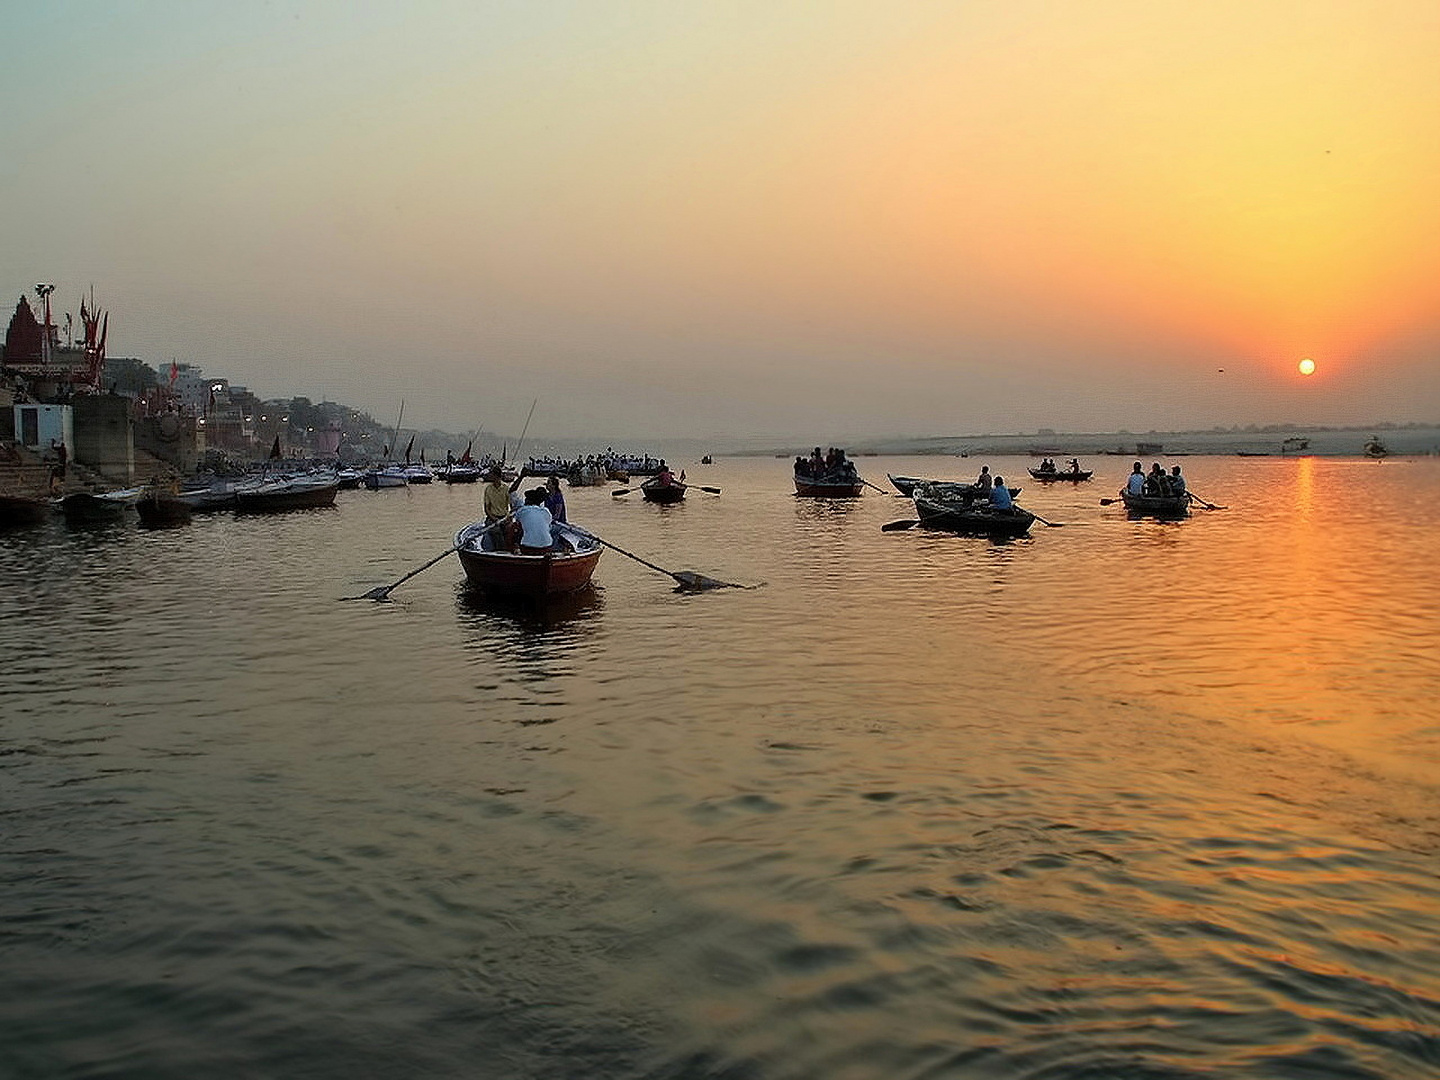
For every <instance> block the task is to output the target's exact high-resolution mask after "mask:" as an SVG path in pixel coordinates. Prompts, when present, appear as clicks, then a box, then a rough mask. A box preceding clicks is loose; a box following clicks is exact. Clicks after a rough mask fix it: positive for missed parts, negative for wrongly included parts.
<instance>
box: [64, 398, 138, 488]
mask: <svg viewBox="0 0 1440 1080" xmlns="http://www.w3.org/2000/svg"><path fill="white" fill-rule="evenodd" d="M131 407H132V402H131V401H130V399H129V398H127V397H122V396H120V395H119V394H85V395H82V396H81V397H77V398H76V399H75V400H74V403H73V408H74V410H75V445H74V458H75V460H76V461H77V462H79V463H80V464H81V465H88V466H89V467H90V468H92V469H94V470H95V471H96V472H98V473H100V474H101V475H102V476H104V477H105V478H106V479H107V480H113V481H115V482H116V483H119V484H123V485H125V486H126V487H129V486H130V485H131V484H133V483H134V482H135V436H134V425H133V424H132V423H131V420H130V409H131Z"/></svg>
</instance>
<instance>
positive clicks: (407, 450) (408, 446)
mask: <svg viewBox="0 0 1440 1080" xmlns="http://www.w3.org/2000/svg"><path fill="white" fill-rule="evenodd" d="M413 449H415V436H414V435H411V436H410V441H409V442H408V443H406V444H405V464H406V465H409V464H410V451H411V450H413Z"/></svg>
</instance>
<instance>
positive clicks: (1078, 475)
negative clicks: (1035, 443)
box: [1026, 469, 1095, 484]
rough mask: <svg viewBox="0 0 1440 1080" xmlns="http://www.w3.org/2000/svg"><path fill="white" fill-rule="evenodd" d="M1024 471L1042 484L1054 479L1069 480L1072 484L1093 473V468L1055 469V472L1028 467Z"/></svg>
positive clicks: (1088, 477)
mask: <svg viewBox="0 0 1440 1080" xmlns="http://www.w3.org/2000/svg"><path fill="white" fill-rule="evenodd" d="M1026 471H1027V472H1029V473H1030V475H1031V476H1033V477H1034V478H1035V479H1036V480H1039V481H1040V482H1041V483H1042V484H1049V483H1051V482H1052V481H1055V480H1069V481H1070V482H1071V483H1072V484H1078V483H1080V482H1081V481H1082V480H1089V479H1090V477H1092V476H1094V475H1095V470H1094V469H1082V470H1081V471H1080V472H1076V471H1075V470H1073V469H1063V470H1061V469H1057V470H1056V471H1055V472H1046V471H1045V470H1044V469H1028V470H1026Z"/></svg>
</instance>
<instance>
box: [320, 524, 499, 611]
mask: <svg viewBox="0 0 1440 1080" xmlns="http://www.w3.org/2000/svg"><path fill="white" fill-rule="evenodd" d="M513 516H514V515H513V514H506V515H505V516H504V517H503V518H501V519H500V520H499V521H497V522H495V524H494V525H489V526H487V527H486V528H484V529H482V530H480V535H482V536H483V535H484V534H485V533H487V532H489V531H490V530H491V529H495V528H498V527H499V526H501V525H503V524H505V522H507V521H509V520H510V519H511V518H512V517H513ZM467 531H468V530H467ZM473 535H475V534H473V533H472V534H471V536H473ZM459 550H460V546H459V545H458V544H457V545H455V546H453V547H448V548H446V549H445V550H444V551H442V552H440V554H439V555H436V556H435V557H434V558H433V559H431V560H430V561H429V562H427V563H424V564H423V565H421V566H417V567H416V568H415V569H414V570H411V571H410V572H409V573H408V574H406V575H405V576H404V577H402V578H400V579H399V580H398V581H396V582H394V583H393V584H390V585H377V586H375V588H373V589H371V590H370V591H369V592H363V593H361V594H360V595H359V596H346V597H343V598H342V599H345V600H389V599H390V590H392V589H395V588H398V587H399V586H400V585H403V584H404V583H405V582H407V581H409V580H410V579H411V578H412V577H414V576H415V575H416V574H418V573H420V571H421V570H429V569H430V567H432V566H434V565H435V564H436V563H437V562H439V561H440V560H441V559H443V558H445V556H446V555H453V554H455V552H457V551H459Z"/></svg>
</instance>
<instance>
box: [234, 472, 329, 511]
mask: <svg viewBox="0 0 1440 1080" xmlns="http://www.w3.org/2000/svg"><path fill="white" fill-rule="evenodd" d="M337 490H339V485H338V484H336V482H335V481H334V480H333V479H330V478H328V477H323V476H295V477H282V478H281V479H278V480H267V481H264V482H262V483H258V484H255V485H253V486H248V487H242V488H238V489H237V490H236V492H235V509H236V511H237V512H239V513H242V514H278V513H283V512H285V511H288V510H314V509H319V508H321V507H326V506H334V505H335V492H336V491H337Z"/></svg>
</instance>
